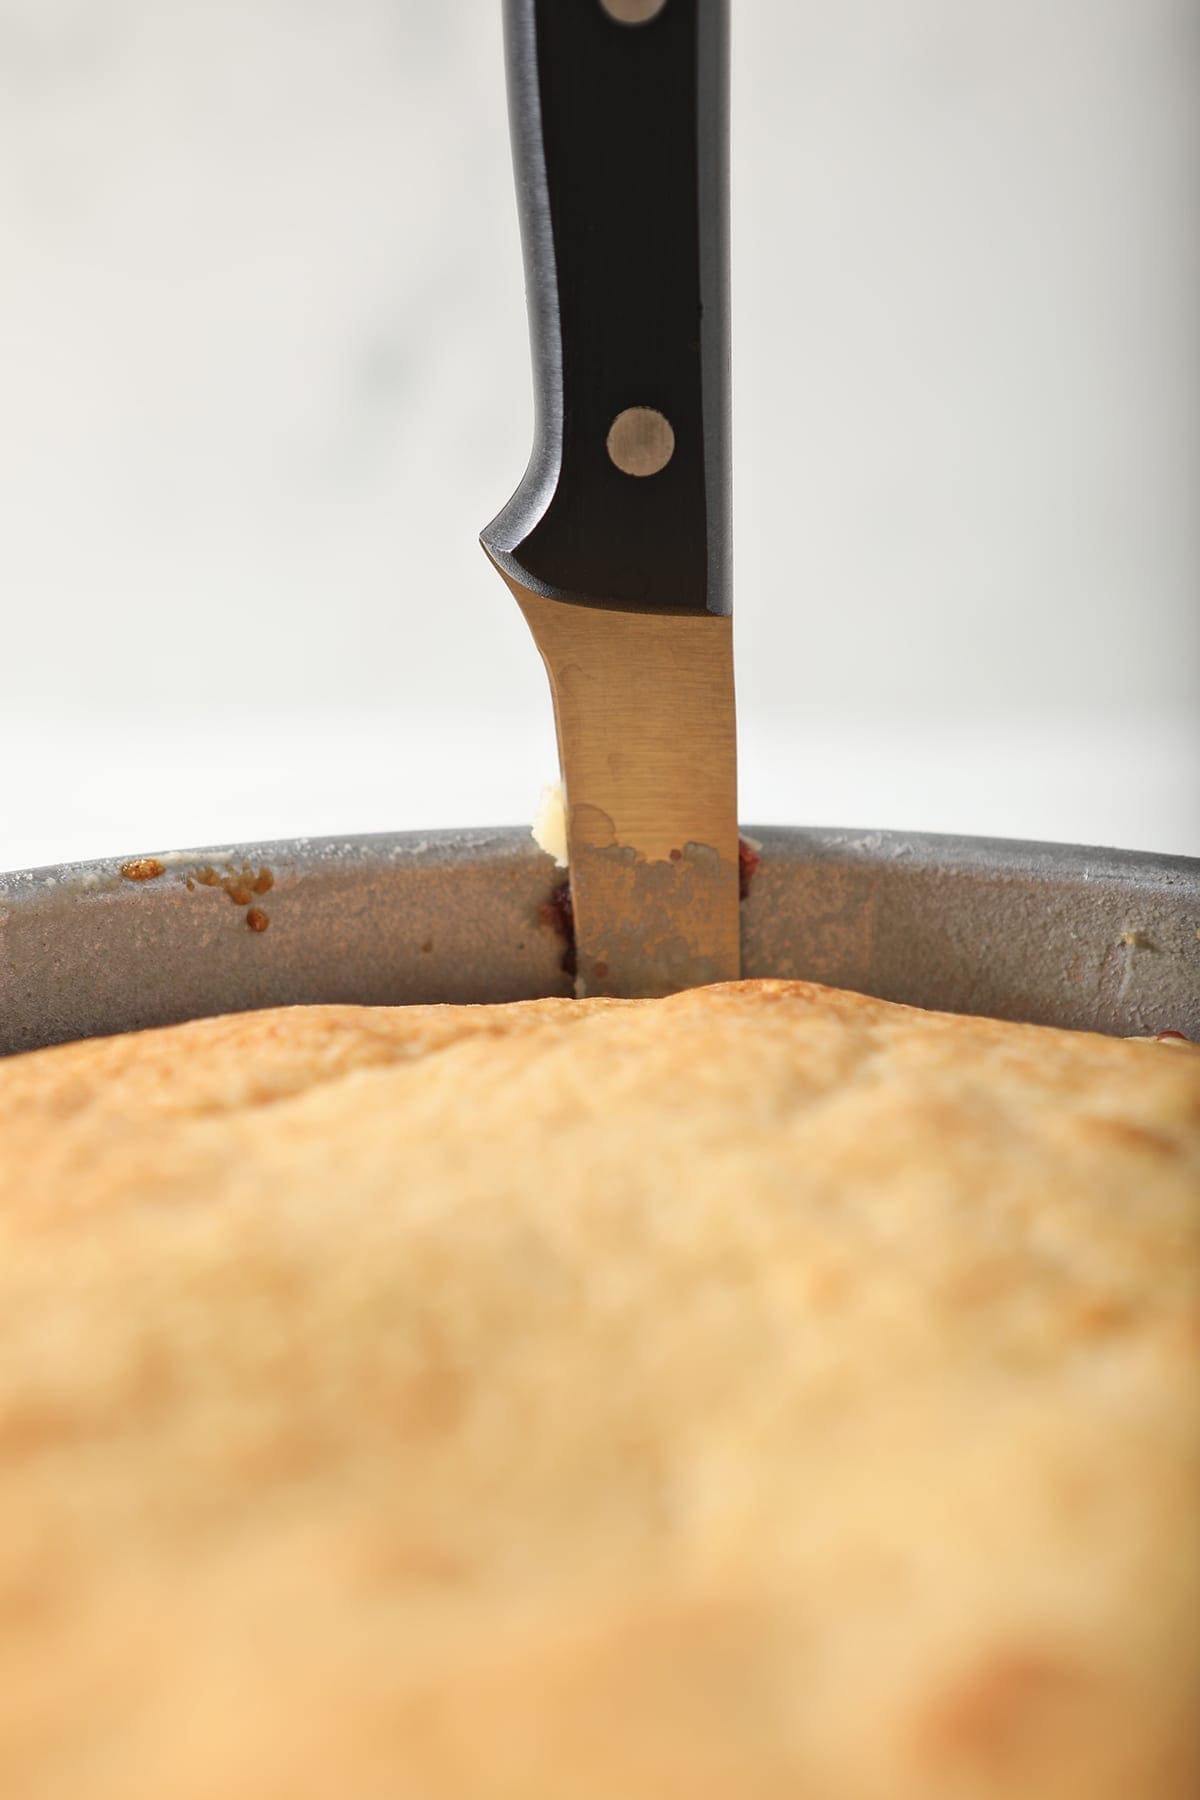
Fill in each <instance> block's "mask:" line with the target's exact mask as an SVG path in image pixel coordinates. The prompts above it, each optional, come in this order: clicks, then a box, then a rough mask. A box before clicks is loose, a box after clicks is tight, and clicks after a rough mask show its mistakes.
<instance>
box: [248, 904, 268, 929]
mask: <svg viewBox="0 0 1200 1800" xmlns="http://www.w3.org/2000/svg"><path fill="white" fill-rule="evenodd" d="M246 923H247V925H248V926H249V927H250V929H251V931H265V930H266V929H267V926H268V925H269V924H270V923H271V921H270V919H268V917H267V915H266V913H265V912H264V911H263V909H262V907H261V906H252V907H251V908H250V910H249V912H248V913H247V914H246Z"/></svg>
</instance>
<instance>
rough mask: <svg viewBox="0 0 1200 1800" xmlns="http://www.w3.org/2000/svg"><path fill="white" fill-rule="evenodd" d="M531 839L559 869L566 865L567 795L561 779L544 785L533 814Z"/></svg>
mask: <svg viewBox="0 0 1200 1800" xmlns="http://www.w3.org/2000/svg"><path fill="white" fill-rule="evenodd" d="M533 841H534V843H535V844H536V845H537V847H538V849H539V850H544V851H545V852H546V854H547V856H552V857H553V858H554V860H555V862H556V863H557V864H558V866H559V868H560V869H565V868H566V866H567V796H566V792H565V790H564V788H563V784H562V782H561V781H553V782H551V783H550V785H549V787H544V788H543V789H542V792H541V797H540V799H539V800H538V803H537V807H536V808H535V810H534V815H533Z"/></svg>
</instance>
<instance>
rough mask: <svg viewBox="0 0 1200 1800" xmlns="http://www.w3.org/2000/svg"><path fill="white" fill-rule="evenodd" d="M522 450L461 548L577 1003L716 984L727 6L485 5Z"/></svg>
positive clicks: (726, 838) (724, 863)
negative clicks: (479, 552)
mask: <svg viewBox="0 0 1200 1800" xmlns="http://www.w3.org/2000/svg"><path fill="white" fill-rule="evenodd" d="M505 35H506V47H507V58H508V91H509V109H510V119H511V125H512V139H513V157H514V164H515V170H516V181H517V195H518V206H519V211H520V215H521V229H522V238H523V243H524V250H525V266H526V288H527V299H528V307H529V320H530V336H531V340H532V349H533V363H534V381H535V441H534V447H533V454H532V456H531V458H530V462H529V466H528V469H527V470H526V473H525V476H524V479H523V480H522V482H521V485H520V487H519V488H518V489H517V492H516V494H515V495H514V496H513V498H512V500H510V501H509V503H508V505H507V506H506V507H505V508H504V510H503V511H502V512H501V513H500V514H499V516H498V517H497V518H496V519H495V520H493V522H492V523H491V524H490V525H489V526H488V527H487V528H486V529H485V531H484V532H483V533H482V543H483V547H484V549H485V550H486V551H487V553H488V555H489V556H490V558H491V560H492V561H493V563H494V564H495V565H496V568H497V569H498V570H499V572H500V574H501V575H502V576H503V577H504V580H505V581H506V582H507V584H508V586H509V587H510V589H511V590H512V592H513V594H514V595H515V597H516V599H517V601H518V603H519V604H520V606H521V609H522V611H523V613H524V615H525V617H526V619H527V621H528V623H529V626H530V628H531V630H532V632H533V636H534V639H535V641H536V643H537V646H538V649H539V650H540V651H541V654H542V658H543V660H544V662H545V664H546V668H547V671H548V673H549V677H550V687H551V692H552V695H553V699H554V711H555V721H556V725H557V731H558V746H559V758H560V761H561V764H562V774H563V782H564V787H565V791H566V805H567V850H568V858H569V874H570V882H571V896H572V901H573V906H574V916H575V934H576V950H577V960H578V978H577V985H578V991H579V992H580V993H581V994H614V995H622V996H637V995H648V994H662V993H669V992H672V991H674V990H676V989H678V988H683V987H691V986H698V985H701V984H703V983H705V982H711V981H725V980H730V979H734V978H736V976H737V974H738V841H737V791H736V790H737V782H736V744H735V730H734V698H733V657H732V636H731V620H730V583H729V574H730V524H729V516H730V479H729V330H728V316H729V308H728V98H727V95H728V73H727V71H728V0H505Z"/></svg>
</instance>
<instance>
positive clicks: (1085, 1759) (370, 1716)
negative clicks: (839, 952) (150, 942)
mask: <svg viewBox="0 0 1200 1800" xmlns="http://www.w3.org/2000/svg"><path fill="white" fill-rule="evenodd" d="M1198 1225H1200V1051H1197V1050H1196V1049H1194V1048H1192V1047H1191V1046H1188V1045H1186V1044H1167V1043H1133V1042H1118V1041H1115V1040H1110V1039H1106V1038H1102V1037H1096V1036H1090V1035H1087V1034H1085V1033H1075V1032H1065V1031H1053V1030H1046V1029H1041V1028H1038V1027H1033V1026H1021V1025H1008V1024H999V1023H995V1022H993V1021H988V1020H981V1019H970V1018H955V1017H947V1016H941V1015H935V1014H927V1013H921V1012H918V1011H914V1010H912V1009H909V1008H906V1007H902V1006H893V1005H888V1004H885V1003H883V1002H880V1001H875V1000H868V999H863V998H861V997H859V996H857V995H854V994H845V993H837V992H832V991H830V990H827V989H823V988H819V987H814V986H810V985H807V984H805V983H802V982H773V981H754V982H742V983H739V984H736V985H732V986H728V987H721V988H710V989H706V990H701V991H696V992H691V993H686V994H682V995H678V996H676V997H675V998H673V999H669V1000H661V1001H645V1002H638V1001H610V1000H589V1001H568V1000H545V1001H539V1002H535V1003H529V1004H522V1005H512V1006H481V1007H474V1008H471V1007H464V1008H455V1007H414V1008H411V1009H405V1010H387V1009H383V1008H361V1007H343V1006H333V1007H317V1008H297V1009H289V1010H281V1011H275V1012H266V1013H259V1014H247V1015H243V1016H239V1017H233V1018H223V1019H213V1020H206V1021H202V1022H199V1023H196V1024H191V1025H184V1026H179V1027H176V1028H173V1029H169V1030H163V1031H153V1032H147V1033H143V1034H140V1035H136V1036H130V1037H121V1038H114V1039H109V1040H105V1041H97V1042H89V1043H80V1044H74V1045H68V1046H64V1047H61V1048H58V1049H52V1050H45V1051H39V1052H37V1053H35V1054H32V1055H27V1056H21V1057H17V1058H15V1059H12V1060H10V1061H9V1062H7V1063H0V1666H2V1668H3V1678H2V1679H0V1794H3V1796H4V1800H34V1797H36V1800H231V1797H233V1796H251V1795H252V1796H254V1800H317V1797H320V1800H325V1797H326V1796H329V1797H331V1800H332V1797H334V1796H336V1797H337V1800H343V1797H344V1800H408V1797H410V1796H411V1797H412V1800H734V1797H736V1800H783V1797H784V1796H787V1797H788V1800H908V1797H910V1796H911V1797H913V1800H960V1797H961V1800H968V1797H969V1800H998V1797H1000V1796H1003V1797H1004V1800H1010V1797H1011V1800H1017V1797H1018V1796H1019V1797H1020V1800H1042V1797H1045V1800H1118V1797H1119V1800H1194V1796H1195V1795H1196V1793H1197V1791H1200V1723H1198V1721H1200V1704H1198V1702H1200V1529H1198V1525H1200V1268H1198V1263H1200V1259H1198V1257H1197V1228H1198Z"/></svg>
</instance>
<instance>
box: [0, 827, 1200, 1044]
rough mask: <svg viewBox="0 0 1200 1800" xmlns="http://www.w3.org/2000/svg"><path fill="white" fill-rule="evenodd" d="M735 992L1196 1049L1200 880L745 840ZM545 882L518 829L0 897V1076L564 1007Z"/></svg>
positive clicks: (868, 845)
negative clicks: (159, 1032)
mask: <svg viewBox="0 0 1200 1800" xmlns="http://www.w3.org/2000/svg"><path fill="white" fill-rule="evenodd" d="M747 835H749V836H751V837H752V838H753V839H754V840H756V841H757V844H758V846H759V847H760V857H761V860H760V863H759V866H758V868H757V870H756V871H755V872H754V874H753V876H752V877H751V879H750V881H749V884H748V891H747V894H746V897H745V899H744V900H743V902H742V907H741V936H742V970H743V974H744V975H746V976H771V975H774V976H785V977H803V978H806V979H808V980H813V981H820V982H827V983H829V984H830V985H832V986H836V987H845V988H852V989H855V990H857V991H858V992H860V993H866V994H873V995H876V996H877V997H879V998H881V999H885V1000H899V1001H905V1002H907V1003H909V1004H910V1005H916V1006H925V1007H931V1008H935V1009H941V1010H945V1011H948V1012H971V1013H981V1014H985V1015H989V1016H991V1017H994V1018H998V1019H1019V1020H1027V1021H1030V1022H1032V1023H1036V1024H1048V1025H1063V1026H1072V1027H1076V1028H1080V1029H1088V1030H1094V1031H1103V1032H1111V1033H1114V1034H1117V1035H1131V1034H1135V1033H1139V1034H1140V1033H1146V1034H1148V1033H1154V1032H1158V1031H1165V1030H1173V1031H1181V1032H1183V1033H1185V1034H1186V1035H1187V1036H1189V1037H1200V936H1198V933H1200V860H1195V859H1191V858H1182V857H1171V856H1157V855H1150V854H1140V853H1137V852H1132V851H1121V850H1101V849H1090V848H1085V847H1079V846H1063V845H1051V844H1033V843H1019V842H1004V841H994V840H988V839H983V838H961V837H943V836H932V835H929V834H923V833H909V832H895V831H890V832H889V831H839V830H830V829H821V828H798V827H769V828H768V827H764V828H759V829H755V828H753V827H749V828H747ZM562 881H563V877H562V872H561V871H560V870H558V869H556V868H555V865H554V863H553V862H552V860H551V859H550V857H548V856H546V855H545V854H544V853H543V852H542V851H540V850H539V849H537V847H536V846H535V845H534V843H533V842H532V840H531V838H530V835H529V832H528V830H527V829H524V828H511V829H507V828H503V829H494V830H477V831H435V832H425V833H418V832H404V833H397V834H380V835H372V836H367V837H352V838H313V839H305V838H298V839H292V840H289V841H283V842H277V843H262V844H242V845H236V846H217V847H212V848H206V849H201V850H195V851H192V850H186V851H170V852H159V853H158V854H157V855H155V856H141V857H132V858H129V857H123V858H115V859H112V860H106V861H103V862H92V863H72V864H67V865H63V866H61V867H57V868H49V869H34V870H28V871H23V872H20V873H16V874H8V875H0V1052H3V1053H5V1054H8V1053H12V1052H14V1051H20V1050H31V1049H35V1048H37V1047H39V1046H41V1045H45V1044H54V1043H61V1042H63V1041H65V1040H68V1039H72V1038H83V1037H94V1036H99V1035H105V1034H108V1033H113V1032H123V1031H135V1030H138V1029H141V1028H144V1027H146V1026H153V1025H168V1024H174V1023H177V1022H178V1021H180V1020H184V1019H194V1018H201V1017H204V1016H207V1015H210V1014H214V1013H221V1012H239V1011H249V1010H253V1009H255V1008H259V1007H265V1006H288V1005H297V1004H302V1003H312V1002H329V1001H340V1002H352V1003H359V1004H371V1005H405V1004H411V1003H416V1002H423V1003H429V1002H456V1003H464V1002H466V1003H471V1002H481V1001H501V1000H528V999H533V998H536V997H540V996H543V995H554V994H559V995H566V994H569V993H570V992H571V991H572V983H571V978H570V975H569V974H568V973H567V968H566V966H565V964H566V962H567V957H566V951H567V947H568V946H567V943H566V940H565V936H564V931H565V924H564V917H563V912H562V908H561V907H560V906H559V905H557V904H556V903H555V895H556V892H557V891H559V890H561V888H562Z"/></svg>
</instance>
